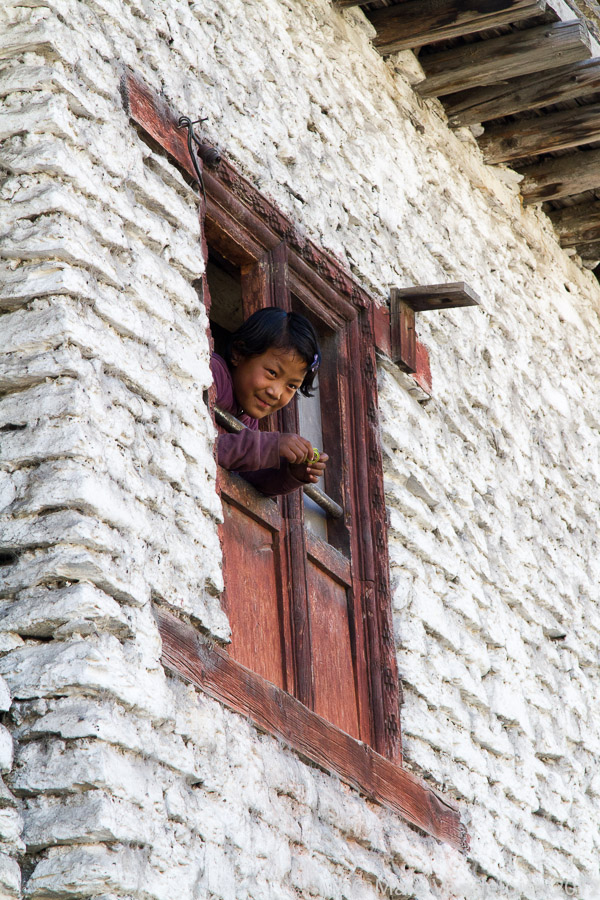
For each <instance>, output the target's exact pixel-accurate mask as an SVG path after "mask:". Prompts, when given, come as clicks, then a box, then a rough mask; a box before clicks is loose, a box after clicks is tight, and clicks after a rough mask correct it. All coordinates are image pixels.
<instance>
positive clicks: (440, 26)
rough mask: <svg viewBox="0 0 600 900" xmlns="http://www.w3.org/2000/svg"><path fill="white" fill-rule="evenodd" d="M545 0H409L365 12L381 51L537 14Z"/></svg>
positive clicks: (445, 37)
mask: <svg viewBox="0 0 600 900" xmlns="http://www.w3.org/2000/svg"><path fill="white" fill-rule="evenodd" d="M545 7H546V2H545V0H495V2H489V0H487V2H485V0H484V2H482V0H408V2H404V3H401V4H399V5H396V6H387V7H383V8H381V9H374V10H371V11H369V12H367V16H368V18H369V19H370V21H371V24H372V25H373V26H374V27H375V29H376V30H377V36H376V37H375V40H374V41H373V43H374V45H375V46H376V47H377V49H378V50H379V52H380V53H381V54H382V55H384V56H385V55H386V54H387V53H395V52H396V51H397V50H405V49H407V48H411V47H417V46H421V45H423V44H432V43H434V42H435V41H441V40H445V39H447V38H454V37H460V36H461V35H463V34H472V33H473V32H476V31H483V30H485V29H486V28H494V27H496V26H497V25H507V24H509V23H510V22H516V21H518V20H519V19H525V18H528V17H529V16H536V15H539V14H540V13H542V12H543V11H544V9H545Z"/></svg>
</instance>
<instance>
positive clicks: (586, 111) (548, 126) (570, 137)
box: [478, 104, 600, 163]
mask: <svg viewBox="0 0 600 900" xmlns="http://www.w3.org/2000/svg"><path fill="white" fill-rule="evenodd" d="M597 140H600V105H598V104H594V105H593V106H576V107H575V108H574V109H567V110H564V112H559V113H554V114H552V115H547V116H536V118H534V119H519V120H517V121H516V122H510V123H509V124H508V125H496V126H492V127H491V128H489V129H487V130H486V131H485V133H484V134H483V135H482V136H481V137H480V138H479V141H478V143H479V146H480V147H481V149H482V151H483V155H484V156H485V160H486V162H488V163H498V162H507V161H508V160H512V159H519V158H520V157H523V156H536V155H537V154H539V153H548V152H549V151H551V150H565V149H568V148H569V147H577V146H580V145H581V144H589V143H591V142H592V141H597Z"/></svg>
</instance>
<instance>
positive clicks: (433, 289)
mask: <svg viewBox="0 0 600 900" xmlns="http://www.w3.org/2000/svg"><path fill="white" fill-rule="evenodd" d="M458 306H479V297H478V295H477V294H476V293H475V291H474V290H473V289H472V288H470V287H469V286H468V285H467V284H465V283H464V281H458V282H456V283H454V284H428V285H417V286H415V287H408V288H392V290H391V293H390V326H391V345H392V346H391V349H392V359H393V361H394V362H395V363H397V364H398V365H399V366H401V367H402V368H403V369H404V371H405V372H410V373H414V372H416V371H417V330H416V326H415V313H417V312H428V311H432V310H441V309H455V308H456V307H458Z"/></svg>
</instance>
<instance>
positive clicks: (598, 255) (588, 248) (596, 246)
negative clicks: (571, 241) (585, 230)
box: [576, 240, 600, 262]
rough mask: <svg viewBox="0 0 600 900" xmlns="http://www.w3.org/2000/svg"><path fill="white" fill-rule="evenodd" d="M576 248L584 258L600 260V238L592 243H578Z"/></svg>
mask: <svg viewBox="0 0 600 900" xmlns="http://www.w3.org/2000/svg"><path fill="white" fill-rule="evenodd" d="M576 250H577V252H578V253H579V255H580V257H581V258H582V259H584V260H594V262H595V261H596V260H600V240H598V241H593V243H590V244H577V246H576Z"/></svg>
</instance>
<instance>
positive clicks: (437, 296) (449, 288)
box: [391, 281, 480, 312]
mask: <svg viewBox="0 0 600 900" xmlns="http://www.w3.org/2000/svg"><path fill="white" fill-rule="evenodd" d="M391 296H392V297H395V298H396V299H398V300H402V302H403V303H406V304H407V306H410V308H411V309H413V310H414V311H415V312H430V311H432V310H439V309H453V308H455V307H457V306H479V303H480V299H479V296H478V294H476V293H475V291H474V290H473V288H471V287H469V285H468V284H465V282H464V281H457V282H453V283H451V284H420V285H415V286H414V287H407V288H392V292H391Z"/></svg>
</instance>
